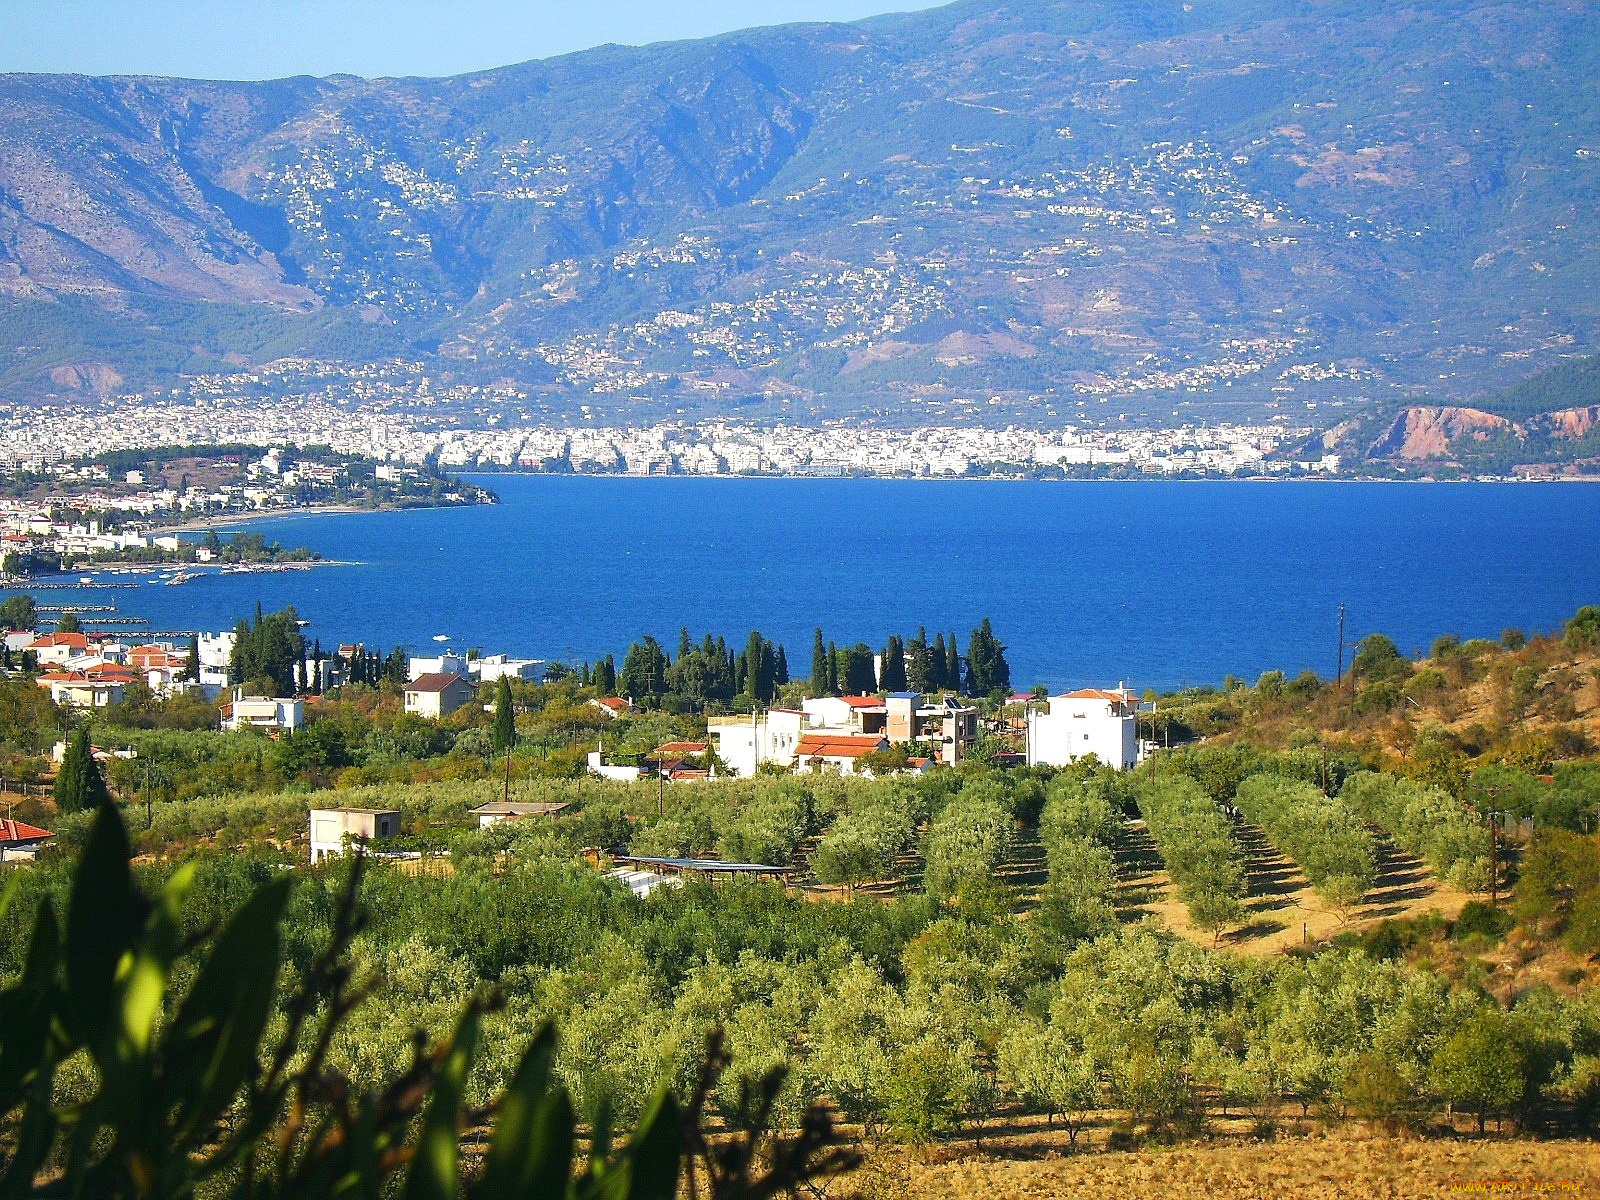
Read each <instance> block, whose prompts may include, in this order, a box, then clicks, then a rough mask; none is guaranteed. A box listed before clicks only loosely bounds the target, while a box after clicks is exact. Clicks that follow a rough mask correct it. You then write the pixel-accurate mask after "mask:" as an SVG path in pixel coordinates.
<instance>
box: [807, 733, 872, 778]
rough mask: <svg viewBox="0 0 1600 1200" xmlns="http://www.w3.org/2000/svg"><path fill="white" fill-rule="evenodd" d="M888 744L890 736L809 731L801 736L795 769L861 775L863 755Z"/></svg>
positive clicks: (808, 771) (809, 771)
mask: <svg viewBox="0 0 1600 1200" xmlns="http://www.w3.org/2000/svg"><path fill="white" fill-rule="evenodd" d="M888 748H889V739H888V738H886V737H882V736H877V737H875V736H873V735H871V734H864V735H863V734H841V733H806V734H802V735H801V736H800V745H799V747H798V751H797V754H798V762H797V763H796V765H795V769H796V770H797V771H799V772H801V773H802V774H809V773H829V774H834V775H859V774H861V773H862V767H861V759H862V757H863V756H865V755H868V754H871V753H873V752H874V751H876V750H887V749H888Z"/></svg>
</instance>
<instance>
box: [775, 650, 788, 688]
mask: <svg viewBox="0 0 1600 1200" xmlns="http://www.w3.org/2000/svg"><path fill="white" fill-rule="evenodd" d="M788 682H789V655H788V654H787V653H785V651H784V649H783V644H782V643H781V642H780V643H779V645H778V653H777V655H776V656H775V657H774V658H773V660H772V684H773V690H774V692H776V690H777V689H778V688H781V687H782V686H783V685H784V684H786V683H788Z"/></svg>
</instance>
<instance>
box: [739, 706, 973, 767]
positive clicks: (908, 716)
mask: <svg viewBox="0 0 1600 1200" xmlns="http://www.w3.org/2000/svg"><path fill="white" fill-rule="evenodd" d="M707 733H708V736H709V737H710V738H711V741H712V745H713V747H714V748H715V750H716V752H717V757H718V758H720V759H721V760H722V762H723V763H724V764H725V765H726V766H727V768H728V773H729V774H731V775H734V776H738V777H740V778H748V777H749V776H751V775H754V774H755V773H756V771H757V770H758V769H759V768H760V767H762V766H763V765H767V764H771V765H773V766H775V767H778V768H780V769H789V768H793V769H795V770H798V771H800V772H802V773H811V772H830V773H833V774H838V775H854V774H858V773H859V772H858V767H859V761H860V759H862V758H863V757H864V756H866V755H868V754H871V753H872V752H873V751H876V750H885V749H887V748H888V747H889V746H891V745H903V744H905V743H908V742H926V743H931V744H932V745H933V748H934V752H935V755H936V757H937V759H938V761H939V762H941V763H945V764H948V765H954V764H955V763H958V762H960V761H961V760H962V759H963V758H965V757H966V756H967V754H968V752H969V751H970V750H971V748H972V747H973V745H974V744H976V742H977V740H978V710H977V708H976V707H974V706H972V705H963V704H958V703H955V702H953V701H948V700H945V701H940V702H938V703H933V704H930V703H927V702H926V700H925V699H924V697H923V696H922V695H921V693H919V692H891V693H889V695H887V696H886V697H884V698H882V699H880V698H878V697H877V696H818V697H816V698H815V699H811V700H806V701H804V702H803V703H802V704H801V706H800V708H799V709H798V710H796V709H782V708H775V709H770V710H768V711H767V712H766V713H759V714H758V713H751V714H749V715H748V716H742V717H711V718H709V719H708V721H707Z"/></svg>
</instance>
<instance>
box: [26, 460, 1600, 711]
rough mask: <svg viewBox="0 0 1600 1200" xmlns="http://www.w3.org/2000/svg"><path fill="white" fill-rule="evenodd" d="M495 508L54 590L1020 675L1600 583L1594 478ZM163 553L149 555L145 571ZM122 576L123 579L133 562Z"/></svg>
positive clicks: (1058, 682)
mask: <svg viewBox="0 0 1600 1200" xmlns="http://www.w3.org/2000/svg"><path fill="white" fill-rule="evenodd" d="M481 482H485V483H487V484H488V485H489V486H490V487H492V488H493V489H494V490H495V491H497V492H498V493H499V494H500V496H501V499H502V501H503V502H502V503H501V504H499V505H497V506H492V507H476V508H453V509H432V510H413V511H406V512H392V513H368V514H338V515H334V514H311V515H305V516H291V517H286V518H276V519H272V520H265V521H261V522H259V523H257V524H253V525H252V524H248V523H247V524H245V525H243V526H241V527H243V528H255V529H259V530H260V531H262V532H263V533H265V534H267V536H268V538H269V540H270V539H272V538H276V539H278V540H281V541H282V542H283V543H284V544H285V545H286V546H300V545H306V546H309V547H311V548H312V549H314V550H317V551H319V552H320V553H321V554H322V555H323V556H324V557H325V558H329V559H338V560H345V561H347V562H349V563H350V564H351V565H343V566H323V567H318V568H315V569H313V570H310V571H305V572H289V573H283V574H263V575H241V576H231V577H223V576H217V575H210V574H208V575H205V576H203V577H202V578H200V579H197V580H196V581H194V582H192V583H189V584H186V585H184V586H181V587H168V586H163V585H150V584H144V583H141V586H140V587H139V588H138V589H137V590H120V591H77V592H51V591H49V590H47V589H44V588H34V589H32V590H33V591H34V594H35V596H36V598H37V599H38V600H39V602H40V603H63V602H65V603H97V604H98V603H114V604H116V605H117V606H118V609H119V615H128V616H139V617H147V618H149V620H150V621H151V623H152V625H153V626H154V627H155V628H156V629H163V630H167V629H172V630H176V629H206V630H217V629H225V628H231V627H232V626H233V624H234V623H235V622H236V621H237V620H238V619H239V618H241V617H245V616H248V615H249V614H250V613H251V612H253V610H254V608H255V605H256V604H257V603H258V602H259V603H260V604H261V605H263V606H264V607H265V608H266V609H267V610H268V611H272V610H275V609H278V608H281V607H282V606H284V605H286V604H293V605H294V606H295V607H296V608H297V609H298V610H299V612H300V615H301V616H302V617H303V618H306V619H308V620H309V621H310V622H311V623H310V625H309V626H308V628H307V630H306V633H307V636H308V637H312V636H315V637H317V638H319V639H320V640H321V642H322V645H323V646H324V647H331V646H333V645H335V644H337V643H339V642H351V641H364V642H366V643H367V644H368V645H374V644H376V645H377V646H379V647H381V648H384V649H385V650H386V649H388V648H389V647H392V646H395V645H400V646H404V647H406V648H407V649H408V650H410V651H412V652H428V653H432V652H433V651H434V650H435V649H436V648H437V646H439V645H440V644H442V643H439V642H437V641H436V640H435V639H436V637H439V636H444V637H447V638H448V642H449V644H450V645H452V646H454V647H456V648H461V649H466V648H473V647H476V648H479V649H481V650H482V651H483V652H485V653H496V652H502V651H504V652H509V653H512V654H514V655H518V656H527V657H536V658H544V659H560V660H565V661H568V662H576V661H580V660H593V659H597V658H599V657H601V656H603V655H604V654H606V653H607V652H610V653H612V654H614V655H616V656H617V660H618V662H619V663H620V661H621V657H622V654H623V652H624V651H625V650H626V649H627V646H628V644H629V643H630V642H631V641H633V640H634V639H636V638H638V637H640V636H641V635H643V634H646V633H650V634H654V635H655V636H656V637H658V638H659V639H660V640H661V641H662V642H663V643H664V644H665V645H666V646H667V647H668V649H669V650H670V649H671V648H672V647H674V646H675V645H676V644H677V635H678V630H679V629H680V628H681V627H684V626H687V627H688V628H689V630H690V632H691V633H692V634H693V635H694V636H695V637H696V639H697V640H698V638H699V637H700V636H701V635H703V634H704V633H705V632H707V631H710V632H712V633H714V634H721V635H723V636H725V637H726V638H727V639H728V641H729V643H730V644H742V643H743V641H744V640H745V638H746V637H747V636H748V634H749V631H750V630H752V629H759V630H761V631H762V632H763V633H764V634H766V635H767V636H768V637H769V638H772V639H774V640H777V641H780V642H782V643H783V644H784V645H785V646H786V647H787V650H788V657H789V662H790V664H791V666H792V667H793V668H794V669H795V670H796V672H797V673H804V672H805V671H806V670H807V669H808V668H809V664H810V650H811V638H812V630H813V629H814V628H817V627H819V626H820V627H821V628H822V630H823V632H824V635H825V636H826V637H828V638H830V639H832V640H834V641H837V642H838V643H840V644H841V645H843V644H854V643H855V642H857V641H865V642H867V643H868V644H870V645H872V646H875V647H879V646H882V645H883V642H884V640H885V639H886V638H887V637H888V635H889V634H891V633H900V634H905V635H910V634H914V633H915V632H916V630H917V628H918V626H926V628H927V630H928V634H929V637H930V638H931V637H932V636H933V634H934V633H935V632H936V631H940V630H943V631H945V632H946V633H948V632H949V631H951V630H954V631H956V632H957V633H959V635H960V638H961V641H962V644H963V646H965V643H966V639H967V636H968V634H969V633H970V631H971V630H972V628H973V627H974V626H975V625H976V624H977V623H978V622H979V621H980V620H981V619H982V618H984V617H986V616H987V617H989V618H990V619H991V620H992V621H993V624H994V628H995V631H996V633H997V634H998V635H999V637H1000V639H1001V641H1003V642H1004V643H1005V644H1006V646H1007V648H1008V651H1007V657H1008V658H1009V660H1010V662H1011V666H1012V675H1013V682H1014V683H1016V684H1017V685H1018V686H1019V687H1020V686H1027V685H1031V684H1034V683H1043V684H1047V685H1049V686H1050V687H1051V688H1059V687H1063V686H1068V685H1088V684H1102V685H1104V684H1114V683H1117V682H1119V681H1126V682H1127V683H1129V684H1130V685H1132V686H1135V687H1139V688H1144V687H1157V688H1167V687H1176V686H1180V685H1183V684H1194V683H1220V682H1221V680H1222V679H1223V677H1224V676H1225V675H1227V674H1234V675H1237V676H1240V677H1243V678H1246V679H1251V680H1253V679H1254V678H1255V676H1256V675H1257V674H1259V673H1260V672H1261V671H1265V670H1269V669H1274V668H1276V669H1281V670H1284V671H1287V672H1289V673H1290V674H1291V675H1292V674H1295V673H1297V672H1299V671H1301V670H1303V669H1305V668H1311V669H1312V670H1315V671H1317V672H1318V673H1319V674H1322V675H1324V676H1331V675H1332V674H1333V672H1334V669H1335V659H1336V655H1337V649H1338V640H1337V639H1338V614H1339V606H1340V605H1341V604H1343V605H1345V606H1346V607H1347V611H1348V636H1349V638H1350V640H1352V641H1353V640H1354V639H1356V638H1359V637H1361V636H1363V635H1365V634H1367V633H1369V632H1372V631H1375V630H1376V631H1382V632H1384V633H1387V634H1388V635H1390V636H1391V637H1393V638H1394V639H1395V641H1396V642H1397V643H1398V644H1399V645H1400V647H1401V648H1402V649H1403V650H1406V651H1411V650H1413V649H1414V648H1423V649H1425V648H1426V647H1427V645H1428V644H1429V642H1431V641H1432V639H1433V638H1434V637H1436V636H1437V635H1439V634H1441V633H1456V634H1460V635H1462V636H1463V637H1498V636H1499V635H1500V632H1501V631H1502V630H1503V629H1505V628H1506V627H1508V626H1515V627H1517V628H1519V629H1523V630H1527V631H1536V630H1551V629H1556V628H1559V627H1560V625H1561V623H1562V622H1563V621H1564V620H1565V619H1566V618H1567V617H1569V616H1570V615H1571V614H1572V613H1573V612H1574V611H1575V610H1576V609H1577V608H1578V607H1580V606H1581V605H1584V604H1600V487H1595V486H1593V485H1583V484H1431V485H1430V484H1381V483H1371V484H1367V483H1235V482H1206V483H1176V482H1173V483H1166V482H1148V483H1145V482H1122V483H1025V482H998V481H997V482H942V481H910V480H836V479H829V480H803V479H693V478H667V479H630V478H577V477H570V476H508V475H496V476H486V477H483V478H482V479H481ZM154 574H155V572H153V571H152V572H147V573H143V574H141V575H140V576H138V577H137V578H139V579H141V580H145V579H147V578H149V577H150V576H153V575H154ZM122 578H124V579H126V578H130V577H127V576H124V577H122Z"/></svg>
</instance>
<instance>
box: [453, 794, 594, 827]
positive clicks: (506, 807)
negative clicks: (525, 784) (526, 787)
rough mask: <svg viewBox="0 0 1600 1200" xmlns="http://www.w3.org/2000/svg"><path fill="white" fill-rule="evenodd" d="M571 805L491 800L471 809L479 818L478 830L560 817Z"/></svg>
mask: <svg viewBox="0 0 1600 1200" xmlns="http://www.w3.org/2000/svg"><path fill="white" fill-rule="evenodd" d="M570 807H571V805H568V804H546V803H539V802H536V801H531V800H491V801H490V802H489V803H488V804H480V805H478V807H477V808H474V809H471V810H470V811H471V813H472V815H473V816H475V817H477V818H478V828H479V829H487V828H489V826H491V825H498V824H499V823H500V822H501V821H517V820H522V819H523V818H526V817H559V816H560V815H561V814H562V813H564V812H566V810H567V809H568V808H570Z"/></svg>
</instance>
